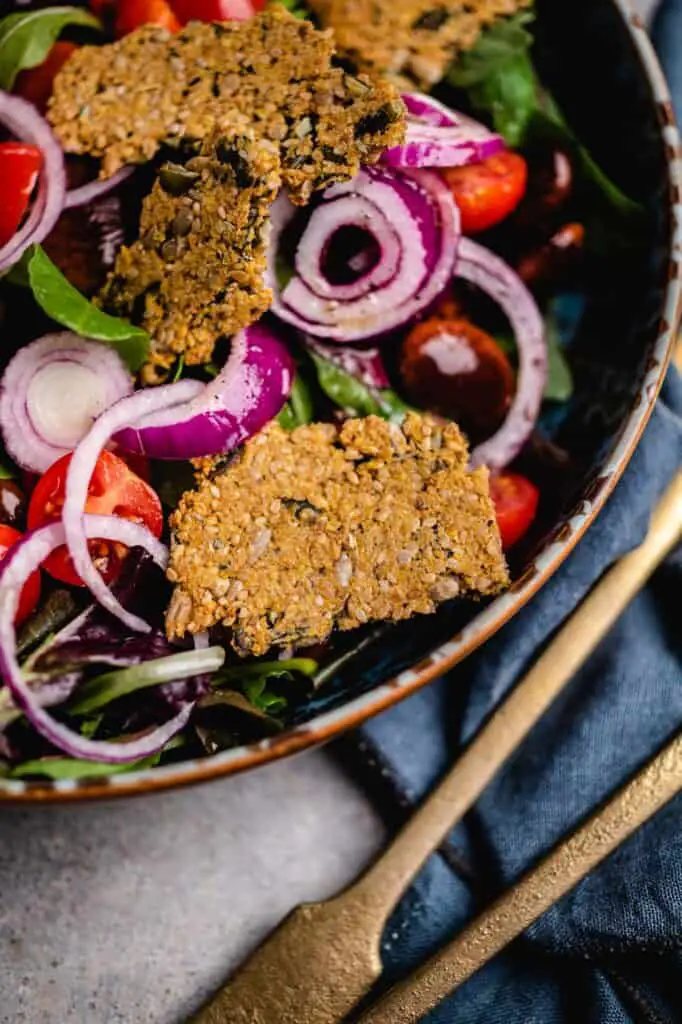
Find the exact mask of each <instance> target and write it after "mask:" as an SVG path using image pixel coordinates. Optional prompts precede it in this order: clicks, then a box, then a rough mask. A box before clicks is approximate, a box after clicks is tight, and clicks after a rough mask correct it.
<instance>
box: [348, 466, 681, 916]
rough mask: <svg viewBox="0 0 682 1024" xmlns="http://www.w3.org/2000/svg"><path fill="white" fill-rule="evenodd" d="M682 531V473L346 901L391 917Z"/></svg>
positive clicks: (349, 893)
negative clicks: (642, 530) (637, 538)
mask: <svg viewBox="0 0 682 1024" xmlns="http://www.w3.org/2000/svg"><path fill="white" fill-rule="evenodd" d="M681 535H682V473H678V474H677V476H676V477H675V479H674V480H673V482H672V483H671V484H670V486H669V487H668V490H667V491H666V493H665V495H664V497H663V499H662V500H661V502H660V503H659V505H658V506H657V508H656V511H655V512H654V515H653V517H652V521H651V526H650V529H649V532H648V534H647V537H646V539H645V541H644V542H643V544H642V545H641V546H640V547H639V548H637V549H636V550H634V551H632V552H631V553H630V554H628V555H626V556H625V557H624V558H622V559H621V561H620V562H618V563H617V564H616V565H615V566H614V567H613V568H612V569H610V570H609V572H608V573H607V574H606V575H605V576H604V577H603V579H602V580H601V582H600V583H598V584H597V586H596V587H595V588H594V590H593V591H592V593H591V594H589V596H588V597H587V598H586V599H585V600H584V601H583V603H582V604H581V605H580V606H579V607H578V609H577V610H576V611H575V612H574V613H573V614H572V616H571V617H570V618H569V619H568V621H567V622H566V623H565V624H564V626H563V627H562V629H561V630H560V632H559V633H558V635H557V636H556V638H555V639H554V640H553V641H552V642H551V643H550V644H549V646H548V647H547V648H546V650H545V652H544V653H543V654H542V655H541V656H540V658H539V659H538V660H537V662H536V663H535V665H534V666H533V667H532V668H531V670H530V671H529V672H528V674H527V675H526V676H525V677H524V679H523V680H522V681H521V682H520V683H519V685H518V686H517V687H516V689H515V690H513V691H512V693H511V694H510V695H509V696H508V697H507V698H506V700H505V701H504V702H503V703H502V704H501V705H500V706H499V707H498V709H497V710H496V711H495V712H494V713H493V715H492V717H491V718H490V720H489V721H488V722H487V724H486V725H484V727H483V728H482V730H481V731H480V733H479V734H478V735H477V737H476V739H475V740H474V741H473V742H472V743H471V745H470V746H469V747H468V749H466V750H465V751H464V753H463V754H462V755H461V756H460V758H459V761H458V762H457V764H456V765H455V766H454V768H453V769H452V770H451V771H450V772H449V774H448V775H446V776H445V778H444V780H443V781H442V782H441V783H440V785H439V786H438V787H437V788H436V790H434V792H433V793H432V794H431V795H430V796H429V797H428V799H427V800H426V801H425V803H424V804H423V805H422V806H421V807H420V808H419V809H418V810H417V811H416V812H415V814H414V815H413V816H412V818H411V819H410V821H409V822H408V823H407V825H405V827H404V828H403V830H402V832H400V834H399V835H398V836H397V837H396V839H395V841H394V842H393V844H392V846H390V847H389V849H388V850H387V851H386V852H385V853H384V854H383V856H382V857H381V858H380V859H379V860H378V861H377V862H376V863H375V864H374V865H373V866H372V867H371V868H370V869H369V871H368V872H367V873H366V874H365V875H364V876H363V877H362V878H361V879H360V881H359V882H357V883H356V884H355V885H354V886H353V887H352V889H350V890H348V891H347V892H346V893H345V894H344V896H342V897H340V898H341V899H344V898H345V899H350V898H355V899H357V900H358V901H359V902H361V903H362V905H363V906H364V907H365V908H367V907H369V906H373V908H374V912H375V913H376V914H377V916H378V915H380V914H383V915H384V916H387V915H388V913H389V912H390V911H391V910H392V908H393V907H394V906H395V904H396V903H397V901H398V900H399V899H400V897H401V896H402V894H403V892H404V891H405V889H406V888H407V887H408V885H409V884H410V882H411V881H412V880H413V878H414V876H415V875H416V873H417V871H418V870H419V868H420V867H421V865H422V863H423V862H424V861H425V860H426V858H427V857H428V856H429V854H430V853H431V852H432V851H433V850H434V849H436V848H437V847H438V846H439V845H440V843H441V842H442V841H443V839H444V838H445V836H446V835H447V833H448V832H449V831H450V830H451V829H452V827H453V826H454V825H455V824H456V823H457V822H458V821H460V820H461V818H462V817H463V816H464V814H465V813H466V811H468V810H469V808H470V807H472V806H473V804H474V803H475V802H476V800H477V798H478V797H479V796H480V794H481V793H482V792H483V790H484V789H485V788H486V786H487V785H488V783H489V782H490V781H491V779H492V778H493V777H494V776H495V774H496V773H497V772H498V771H499V769H500V767H501V766H502V765H503V764H504V762H505V761H506V760H507V758H508V757H509V756H510V755H511V754H512V753H513V752H514V750H515V749H516V748H517V747H518V746H519V744H520V743H521V742H522V741H523V739H524V738H525V737H526V736H527V734H528V733H529V732H530V730H531V729H532V727H533V726H534V725H535V723H536V722H537V721H538V719H539V718H540V717H541V716H542V714H543V713H544V711H545V710H546V709H547V708H548V707H549V705H550V704H551V703H552V701H553V700H554V698H555V697H556V696H557V694H559V693H560V692H561V690H562V689H563V687H564V686H565V685H566V683H567V682H568V681H569V680H570V679H571V677H572V676H573V675H574V674H575V672H576V671H577V670H578V669H579V668H580V666H581V665H582V664H583V663H584V662H585V661H586V660H587V658H588V657H589V655H590V654H591V653H592V651H593V650H594V648H595V647H596V646H597V644H598V643H599V642H600V641H601V640H602V639H603V637H604V636H605V635H606V633H607V632H608V631H609V629H610V628H611V626H612V625H613V624H614V623H615V622H616V620H617V619H618V618H619V616H620V615H621V613H622V612H623V610H624V609H625V608H626V607H627V605H628V604H629V602H630V601H631V600H632V598H633V597H634V595H635V594H636V593H637V591H638V590H640V589H641V587H642V586H643V585H644V583H645V582H646V580H647V579H648V577H649V576H650V575H651V573H652V572H653V570H654V569H655V568H656V566H657V565H659V564H660V562H661V561H662V560H663V559H664V558H665V556H666V555H667V554H668V552H669V551H671V550H672V548H673V547H674V546H675V544H676V543H677V541H678V540H679V539H680V536H681Z"/></svg>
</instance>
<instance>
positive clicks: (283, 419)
mask: <svg viewBox="0 0 682 1024" xmlns="http://www.w3.org/2000/svg"><path fill="white" fill-rule="evenodd" d="M312 419H313V398H312V395H311V393H310V388H309V387H308V385H307V384H306V382H305V381H304V380H303V378H302V377H301V375H300V373H297V374H296V376H295V377H294V383H293V384H292V386H291V391H290V393H289V398H288V399H287V401H286V402H285V403H284V406H283V407H282V409H281V410H280V413H279V415H278V417H277V422H278V423H279V425H280V427H283V428H284V430H293V429H294V427H301V426H303V425H304V424H306V423H311V422H312Z"/></svg>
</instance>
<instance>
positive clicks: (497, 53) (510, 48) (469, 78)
mask: <svg viewBox="0 0 682 1024" xmlns="http://www.w3.org/2000/svg"><path fill="white" fill-rule="evenodd" d="M533 19H534V15H533V13H532V12H531V11H522V12H520V13H518V14H515V15H514V16H513V17H511V18H500V19H499V20H498V21H496V22H495V23H494V24H493V25H491V26H490V27H489V28H488V29H486V30H485V31H484V32H482V33H481V35H480V37H479V39H478V42H477V43H476V45H475V46H474V47H473V49H471V50H468V51H467V52H465V53H463V54H462V55H461V56H460V57H458V59H457V62H456V64H453V66H452V67H451V68H450V70H449V72H448V75H447V80H448V82H449V84H450V85H452V86H454V87H455V88H456V89H465V90H466V91H467V93H468V95H469V99H470V101H471V103H472V105H473V106H474V107H475V108H476V109H477V110H481V111H484V112H486V113H488V114H490V115H491V117H492V122H493V127H494V128H495V131H497V132H499V133H500V135H502V136H504V138H505V139H506V141H507V143H508V144H509V145H510V146H512V147H517V146H520V145H521V143H522V142H523V140H524V137H525V134H526V131H527V128H528V125H529V124H530V120H531V118H532V116H533V114H534V113H535V111H536V109H537V91H538V84H537V77H536V74H535V70H534V68H533V65H532V63H531V59H530V48H531V46H532V45H533V36H532V35H531V33H530V32H529V31H528V30H527V28H526V25H528V24H530V23H531V22H532V21H533Z"/></svg>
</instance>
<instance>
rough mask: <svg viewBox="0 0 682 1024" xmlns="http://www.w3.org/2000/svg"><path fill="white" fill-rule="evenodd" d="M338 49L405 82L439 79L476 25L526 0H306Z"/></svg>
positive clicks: (472, 37) (470, 40) (473, 37)
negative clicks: (330, 31)
mask: <svg viewBox="0 0 682 1024" xmlns="http://www.w3.org/2000/svg"><path fill="white" fill-rule="evenodd" d="M307 3H308V6H309V7H310V8H311V9H312V10H313V11H314V12H315V14H316V15H317V16H318V18H319V20H320V22H321V24H322V26H323V27H324V28H331V29H333V30H334V34H335V37H336V46H337V50H338V51H339V53H341V54H343V56H345V57H347V58H348V59H349V60H351V61H352V62H353V63H354V64H355V65H356V66H357V67H358V68H361V69H363V70H365V71H378V72H379V73H381V74H388V75H391V76H393V77H396V78H397V79H399V80H401V83H402V84H404V85H408V86H409V84H410V83H412V85H414V83H417V84H418V85H420V86H425V87H429V86H432V85H435V83H436V82H439V81H440V80H441V78H443V76H444V75H445V72H446V71H447V69H448V67H449V65H450V64H451V63H452V61H453V60H454V59H455V58H456V57H457V54H459V53H463V52H464V51H466V50H470V49H471V48H472V47H473V46H474V45H475V43H476V41H477V40H478V37H479V35H480V33H481V29H483V28H485V27H486V26H487V25H490V24H491V23H492V22H493V21H495V19H496V18H499V17H501V16H505V15H511V14H514V13H515V12H516V11H518V10H520V9H521V8H523V7H528V6H529V4H530V0H440V2H438V0H307Z"/></svg>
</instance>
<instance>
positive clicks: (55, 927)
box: [0, 0, 654, 1024]
mask: <svg viewBox="0 0 682 1024" xmlns="http://www.w3.org/2000/svg"><path fill="white" fill-rule="evenodd" d="M634 6H636V7H637V8H638V9H639V10H641V11H642V12H643V13H648V12H649V11H650V10H651V9H652V7H653V6H654V0H639V2H638V3H636V4H635V5H634ZM382 840H383V831H382V827H381V825H380V823H379V821H378V819H377V817H376V815H375V813H374V811H373V810H372V808H371V807H370V806H369V804H368V803H367V801H366V800H365V798H364V796H363V795H362V794H361V793H360V792H359V791H358V790H356V789H355V788H354V786H353V785H352V784H351V783H350V782H349V781H347V780H346V779H345V778H344V776H343V775H342V773H341V772H340V770H339V769H338V768H337V767H336V766H335V764H334V762H333V761H332V760H331V759H330V758H329V756H328V755H327V754H326V753H325V752H324V751H315V752H313V753H309V754H306V755H304V756H301V757H298V758H296V759H294V760H290V761H287V762H280V763H279V764H275V765H272V766H269V767H267V768H264V769H261V770H260V771H258V772H255V773H253V774H249V775H243V776H238V777H236V778H234V779H225V780H222V781H220V782H215V783H212V784H210V785H207V786H203V787H199V788H195V789H188V790H183V791H180V792H177V793H168V794H161V795H155V796H152V797H147V798H144V799H141V800H130V801H126V802H118V803H101V804H96V805H83V806H79V807H63V808H59V807H57V808H50V809H42V810H41V809H31V810H16V809H12V810H9V809H2V808H0V1022H2V1024H24V1022H25V1024H180V1022H181V1021H183V1020H184V1019H185V1018H186V1016H187V1014H188V1013H189V1012H190V1011H191V1010H192V1009H195V1008H196V1007H197V1006H198V1005H199V1003H200V1002H201V1000H202V998H203V997H205V996H206V995H207V994H208V993H209V992H211V991H212V990H213V989H214V988H215V987H216V986H217V985H218V984H219V983H220V981H221V980H222V979H223V978H224V977H225V975H226V973H227V972H229V970H230V968H231V967H232V966H234V965H235V964H236V963H238V962H239V961H240V960H241V959H242V957H243V956H244V954H245V953H246V952H247V951H248V950H249V949H251V948H252V947H253V946H254V945H255V944H256V943H257V942H258V940H259V939H260V938H261V937H262V936H263V935H264V934H266V933H267V932H268V931H269V930H270V929H271V928H272V927H273V925H274V924H275V923H276V922H277V921H278V920H280V919H281V918H282V917H283V916H284V914H285V913H286V912H287V911H288V910H289V909H290V908H291V907H293V906H295V905H296V904H297V903H299V902H301V901H302V900H304V899H315V898H320V897H323V896H326V895H329V894H330V893H332V892H334V891H336V890H337V889H338V888H340V886H341V885H342V884H343V883H344V882H346V881H348V880H349V879H350V878H352V877H353V876H354V875H355V874H356V873H357V871H358V869H359V868H360V867H361V866H362V865H363V864H365V863H366V862H367V861H368V860H369V858H370V857H371V856H372V853H373V852H374V851H375V850H376V849H377V848H378V847H379V846H380V844H381V842H382Z"/></svg>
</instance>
